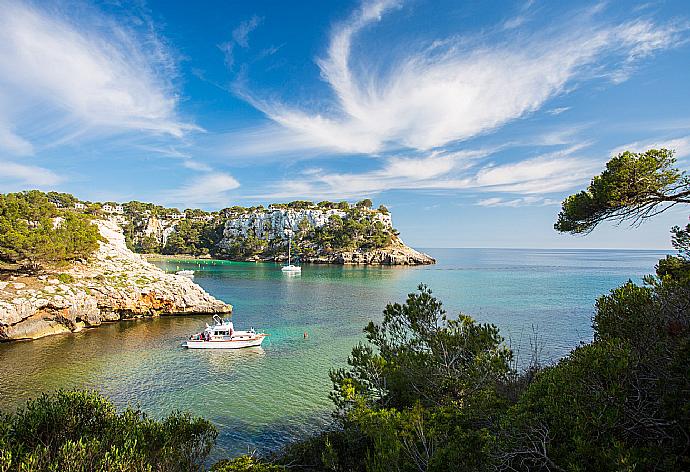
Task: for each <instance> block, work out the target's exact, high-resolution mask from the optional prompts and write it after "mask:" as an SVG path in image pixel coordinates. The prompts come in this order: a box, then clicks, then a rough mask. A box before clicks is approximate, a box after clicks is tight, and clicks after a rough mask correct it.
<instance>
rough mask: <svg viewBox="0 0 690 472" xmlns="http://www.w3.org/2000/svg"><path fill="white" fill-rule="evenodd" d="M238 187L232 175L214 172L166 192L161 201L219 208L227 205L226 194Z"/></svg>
mask: <svg viewBox="0 0 690 472" xmlns="http://www.w3.org/2000/svg"><path fill="white" fill-rule="evenodd" d="M239 186H240V183H239V182H238V181H237V179H235V178H234V177H233V176H232V175H230V174H226V173H222V172H214V173H212V174H211V173H209V174H204V175H201V176H199V177H196V178H194V179H192V180H191V181H190V182H189V183H188V184H185V185H183V186H181V187H179V188H177V189H175V190H171V191H169V192H166V193H165V194H164V195H163V197H162V199H163V201H165V202H167V203H170V204H176V205H181V206H185V207H187V208H190V207H221V206H224V205H227V204H228V202H229V200H230V197H229V196H228V192H229V191H231V190H234V189H236V188H238V187H239Z"/></svg>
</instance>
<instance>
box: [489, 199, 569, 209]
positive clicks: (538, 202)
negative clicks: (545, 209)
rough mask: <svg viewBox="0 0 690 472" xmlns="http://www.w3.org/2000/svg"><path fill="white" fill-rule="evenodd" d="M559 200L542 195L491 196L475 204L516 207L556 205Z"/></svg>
mask: <svg viewBox="0 0 690 472" xmlns="http://www.w3.org/2000/svg"><path fill="white" fill-rule="evenodd" d="M558 204H560V201H559V200H554V199H552V198H544V197H535V196H530V197H519V198H513V199H509V198H501V197H491V198H485V199H483V200H479V201H478V202H477V203H476V205H478V206H483V207H510V208H517V207H523V206H549V205H558Z"/></svg>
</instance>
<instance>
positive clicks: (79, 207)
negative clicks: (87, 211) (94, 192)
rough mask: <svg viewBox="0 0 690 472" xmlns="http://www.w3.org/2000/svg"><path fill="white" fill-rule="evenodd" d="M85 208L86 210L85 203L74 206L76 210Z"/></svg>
mask: <svg viewBox="0 0 690 472" xmlns="http://www.w3.org/2000/svg"><path fill="white" fill-rule="evenodd" d="M84 208H86V205H84V204H83V203H80V202H77V203H75V204H74V209H75V210H83V209H84Z"/></svg>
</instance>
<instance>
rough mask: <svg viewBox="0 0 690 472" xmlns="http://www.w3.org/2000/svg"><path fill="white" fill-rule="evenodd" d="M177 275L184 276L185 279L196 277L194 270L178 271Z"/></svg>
mask: <svg viewBox="0 0 690 472" xmlns="http://www.w3.org/2000/svg"><path fill="white" fill-rule="evenodd" d="M175 275H183V276H185V277H192V278H193V277H194V271H193V270H178V271H177V272H175Z"/></svg>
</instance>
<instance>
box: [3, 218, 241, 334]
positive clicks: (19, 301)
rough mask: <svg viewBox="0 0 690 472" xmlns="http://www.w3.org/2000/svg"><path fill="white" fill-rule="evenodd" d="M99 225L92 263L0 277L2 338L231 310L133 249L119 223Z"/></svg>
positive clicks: (102, 222)
mask: <svg viewBox="0 0 690 472" xmlns="http://www.w3.org/2000/svg"><path fill="white" fill-rule="evenodd" d="M96 224H98V226H99V231H100V233H101V235H102V236H103V237H104V241H103V242H101V243H100V248H99V250H98V251H97V252H96V253H95V254H94V255H93V256H92V258H90V260H89V261H88V262H82V263H73V264H71V265H70V266H69V267H67V268H64V269H62V270H60V271H59V272H54V273H47V274H44V275H40V276H37V277H33V276H28V275H25V276H21V275H13V276H9V275H6V276H4V277H3V278H2V279H0V341H7V340H14V339H36V338H40V337H43V336H48V335H51V334H59V333H67V332H76V331H79V330H81V329H83V328H85V327H93V326H98V325H100V324H101V323H103V322H106V321H117V320H122V319H130V318H137V317H145V316H160V315H174V314H182V313H186V314H192V313H230V312H231V311H232V307H231V306H230V305H227V304H226V303H223V302H222V301H220V300H217V299H215V298H214V297H212V296H211V295H209V294H208V293H206V292H205V291H204V290H203V289H202V288H201V287H199V286H198V285H196V284H195V283H194V282H192V280H190V279H188V278H186V277H183V276H177V275H173V274H166V273H165V272H163V271H162V270H161V269H158V268H157V267H155V266H153V265H151V264H149V263H147V262H145V261H144V260H143V259H142V258H141V256H139V255H137V254H134V253H133V252H132V251H130V250H129V249H128V248H127V247H126V245H125V237H124V235H123V233H122V230H121V229H120V227H119V226H118V224H117V223H116V222H114V221H109V220H97V221H96Z"/></svg>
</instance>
